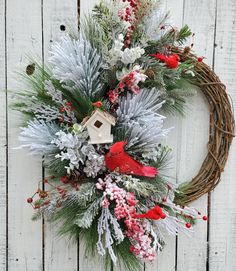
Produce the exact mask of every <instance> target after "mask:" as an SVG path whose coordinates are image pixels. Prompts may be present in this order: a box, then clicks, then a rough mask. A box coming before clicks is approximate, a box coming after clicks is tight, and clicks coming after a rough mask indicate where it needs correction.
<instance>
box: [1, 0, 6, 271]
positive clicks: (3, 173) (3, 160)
mask: <svg viewBox="0 0 236 271" xmlns="http://www.w3.org/2000/svg"><path fill="white" fill-rule="evenodd" d="M4 26H5V3H4V2H3V1H1V2H0V37H1V40H2V42H1V43H0V63H1V64H0V108H1V110H0V270H4V269H5V268H6V258H7V257H6V256H7V255H6V254H7V252H6V245H7V234H6V233H7V232H6V229H7V227H6V224H7V216H6V211H7V210H6V206H7V205H6V201H7V198H6V189H7V186H6V179H7V171H6V166H7V156H6V150H7V138H6V130H7V114H6V108H7V105H6V91H5V87H6V74H5V42H4V41H5V27H4Z"/></svg>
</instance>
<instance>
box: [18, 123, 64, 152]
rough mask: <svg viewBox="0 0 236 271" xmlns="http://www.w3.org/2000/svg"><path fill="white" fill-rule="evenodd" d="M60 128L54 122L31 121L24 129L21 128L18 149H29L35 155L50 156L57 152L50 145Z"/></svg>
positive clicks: (54, 146)
mask: <svg viewBox="0 0 236 271" xmlns="http://www.w3.org/2000/svg"><path fill="white" fill-rule="evenodd" d="M59 130H60V127H59V126H58V124H56V123H55V122H46V121H44V120H37V119H34V120H31V121H29V122H28V125H27V126H26V127H22V128H21V133H20V136H19V140H20V141H21V142H22V144H21V146H20V148H29V149H30V152H31V153H32V154H35V155H45V154H50V153H53V152H55V151H57V150H58V148H57V146H56V145H54V144H52V141H53V140H54V139H55V137H56V133H57V132H58V131H59Z"/></svg>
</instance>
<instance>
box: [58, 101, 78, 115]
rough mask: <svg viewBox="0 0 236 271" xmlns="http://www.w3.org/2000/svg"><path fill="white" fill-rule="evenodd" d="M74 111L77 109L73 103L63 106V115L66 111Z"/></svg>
mask: <svg viewBox="0 0 236 271" xmlns="http://www.w3.org/2000/svg"><path fill="white" fill-rule="evenodd" d="M74 110H75V108H74V107H73V104H72V102H66V103H65V106H62V107H61V110H60V111H61V113H64V112H66V111H74Z"/></svg>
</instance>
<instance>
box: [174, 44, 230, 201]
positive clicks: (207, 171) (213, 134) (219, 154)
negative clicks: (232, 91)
mask: <svg viewBox="0 0 236 271" xmlns="http://www.w3.org/2000/svg"><path fill="white" fill-rule="evenodd" d="M176 52H178V54H179V55H181V56H182V57H183V58H185V57H187V58H191V59H196V56H194V55H192V54H187V55H186V50H185V51H184V50H181V49H179V50H176ZM195 71H196V73H197V78H198V85H199V87H200V89H201V91H202V93H203V94H204V96H205V97H206V99H207V102H208V104H209V108H210V128H209V142H208V144H207V146H208V153H207V156H206V158H205V160H204V162H203V163H202V166H201V168H200V170H199V172H198V174H197V176H195V177H194V178H193V179H192V181H191V182H188V183H185V184H183V185H182V186H181V187H180V188H179V189H180V190H181V193H182V195H183V196H182V198H181V199H179V198H176V199H175V201H176V202H180V203H181V204H184V205H185V204H188V203H190V202H192V201H194V200H196V199H198V198H199V197H201V196H202V195H204V194H206V193H208V192H210V191H212V190H213V189H214V188H215V187H216V185H217V184H218V183H219V181H220V177H221V173H222V172H223V171H224V167H225V164H226V162H227V159H228V156H229V150H230V146H231V143H232V140H233V137H234V129H235V127H234V126H235V123H234V114H233V110H232V104H231V99H230V97H229V95H228V94H227V92H226V87H225V85H224V84H223V83H222V82H221V81H220V79H219V77H218V76H217V75H216V74H215V73H214V72H213V71H212V70H211V68H210V67H209V66H208V65H207V64H205V63H204V62H199V63H198V64H197V65H196V66H195Z"/></svg>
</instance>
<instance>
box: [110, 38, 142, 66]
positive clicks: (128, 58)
mask: <svg viewBox="0 0 236 271" xmlns="http://www.w3.org/2000/svg"><path fill="white" fill-rule="evenodd" d="M123 48H124V36H123V34H119V35H118V38H117V39H116V40H115V41H114V46H113V48H112V49H111V50H110V56H111V59H110V64H111V65H115V64H116V62H117V61H119V60H120V61H121V62H122V63H124V64H125V65H128V64H133V63H134V62H135V61H136V60H137V59H138V58H140V57H141V56H142V55H143V54H144V53H145V50H144V49H142V48H140V47H139V46H138V47H134V48H125V49H124V50H122V49H123Z"/></svg>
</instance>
